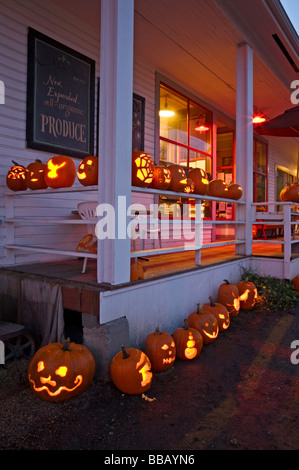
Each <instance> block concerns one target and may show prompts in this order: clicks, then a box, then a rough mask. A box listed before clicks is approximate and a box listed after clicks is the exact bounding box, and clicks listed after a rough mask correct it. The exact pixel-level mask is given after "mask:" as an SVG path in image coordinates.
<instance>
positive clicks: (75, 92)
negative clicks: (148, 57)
mask: <svg viewBox="0 0 299 470" xmlns="http://www.w3.org/2000/svg"><path fill="white" fill-rule="evenodd" d="M94 94H95V61H94V60H92V59H90V58H89V57H86V56H84V55H83V54H80V53H79V52H76V51H74V50H73V49H70V48H69V47H66V46H65V45H63V44H61V43H59V42H57V41H55V40H53V39H51V38H49V37H48V36H45V35H44V34H42V33H39V32H38V31H36V30H34V29H32V28H29V31H28V71H27V123H26V134H27V135H26V138H27V146H28V147H29V148H33V149H39V150H44V151H47V152H53V153H59V154H63V155H68V156H72V157H78V158H82V157H84V156H87V155H92V154H93V153H94V100H95V97H94Z"/></svg>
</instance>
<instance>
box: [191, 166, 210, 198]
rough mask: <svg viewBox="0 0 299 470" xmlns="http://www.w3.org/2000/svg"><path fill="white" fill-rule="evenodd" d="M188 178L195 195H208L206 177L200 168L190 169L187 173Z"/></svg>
mask: <svg viewBox="0 0 299 470" xmlns="http://www.w3.org/2000/svg"><path fill="white" fill-rule="evenodd" d="M188 177H189V178H191V179H192V180H193V182H194V192H195V193H196V194H208V190H209V180H208V175H207V174H206V172H205V171H204V170H203V169H202V168H191V170H190V171H189V173H188Z"/></svg>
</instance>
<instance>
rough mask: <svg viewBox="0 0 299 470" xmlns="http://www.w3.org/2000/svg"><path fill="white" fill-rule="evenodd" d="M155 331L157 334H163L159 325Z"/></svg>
mask: <svg viewBox="0 0 299 470" xmlns="http://www.w3.org/2000/svg"><path fill="white" fill-rule="evenodd" d="M155 333H156V335H161V334H162V333H161V331H160V330H159V327H158V326H157V328H156V331H155Z"/></svg>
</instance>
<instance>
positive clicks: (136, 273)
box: [130, 259, 144, 282]
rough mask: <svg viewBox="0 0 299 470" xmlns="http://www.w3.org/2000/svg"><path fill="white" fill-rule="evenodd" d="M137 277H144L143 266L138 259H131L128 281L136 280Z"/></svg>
mask: <svg viewBox="0 0 299 470" xmlns="http://www.w3.org/2000/svg"><path fill="white" fill-rule="evenodd" d="M138 279H144V272H143V267H142V264H141V263H140V261H137V260H136V259H132V260H131V275H130V281H131V282H132V281H138Z"/></svg>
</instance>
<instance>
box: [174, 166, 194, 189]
mask: <svg viewBox="0 0 299 470" xmlns="http://www.w3.org/2000/svg"><path fill="white" fill-rule="evenodd" d="M168 168H169V171H170V174H171V183H170V186H169V189H170V191H184V190H185V188H186V186H187V185H188V184H189V186H190V187H191V186H192V185H193V191H194V183H193V181H192V183H191V181H190V178H189V180H188V181H187V172H186V169H185V168H184V167H183V166H181V165H169V167H168ZM193 191H189V192H193Z"/></svg>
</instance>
